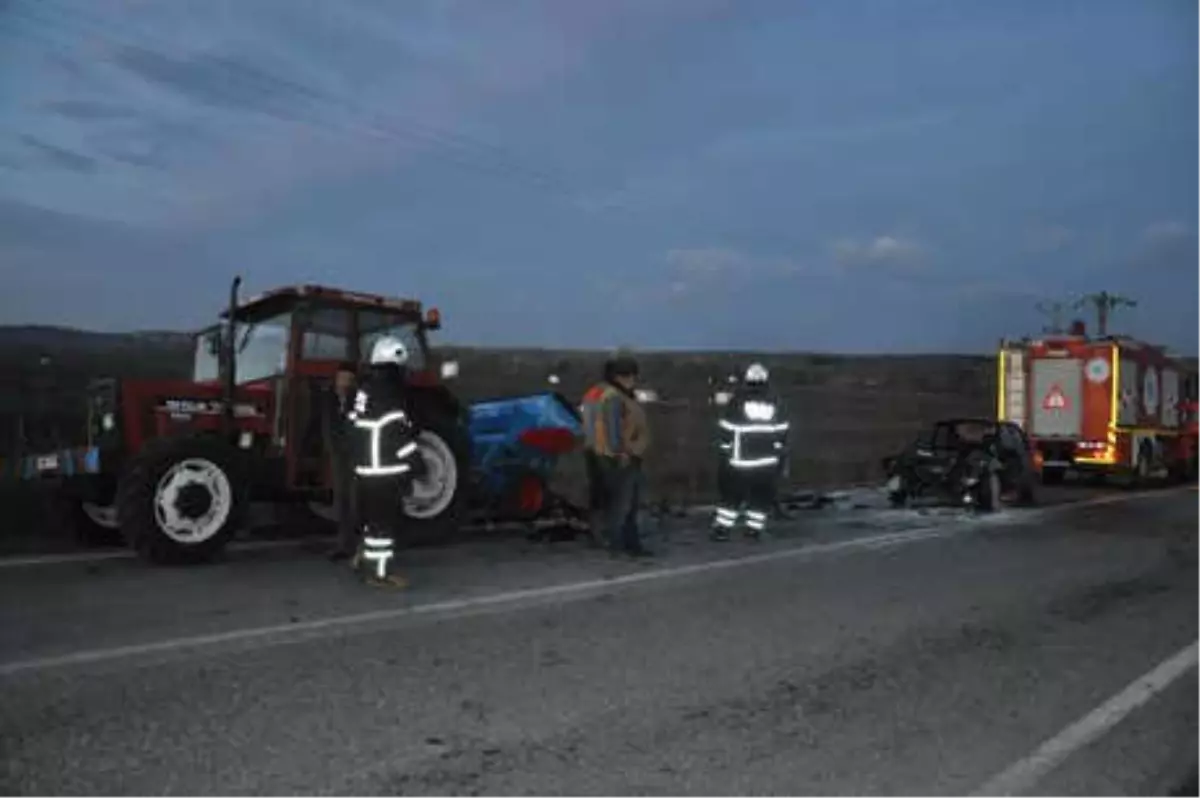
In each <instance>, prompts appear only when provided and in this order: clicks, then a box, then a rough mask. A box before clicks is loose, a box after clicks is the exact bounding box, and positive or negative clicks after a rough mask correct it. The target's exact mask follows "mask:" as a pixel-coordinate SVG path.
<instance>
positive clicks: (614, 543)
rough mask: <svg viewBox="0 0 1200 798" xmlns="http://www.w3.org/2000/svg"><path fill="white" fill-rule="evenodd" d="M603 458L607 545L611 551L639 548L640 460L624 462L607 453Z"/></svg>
mask: <svg viewBox="0 0 1200 798" xmlns="http://www.w3.org/2000/svg"><path fill="white" fill-rule="evenodd" d="M603 461H604V462H603V463H602V469H603V473H604V477H605V478H604V487H605V493H606V494H607V502H606V506H605V508H604V509H605V512H604V520H605V531H606V533H607V539H608V545H609V548H610V549H612V550H613V551H621V550H624V551H627V552H632V553H636V552H640V551H642V550H643V547H642V541H641V531H640V530H639V529H638V523H637V512H638V504H639V500H640V498H641V481H642V466H641V463H640V462H638V461H637V460H630V461H627V462H624V463H623V462H621V461H619V460H617V459H616V458H608V457H606V458H603Z"/></svg>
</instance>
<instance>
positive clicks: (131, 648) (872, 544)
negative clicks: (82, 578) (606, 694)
mask: <svg viewBox="0 0 1200 798" xmlns="http://www.w3.org/2000/svg"><path fill="white" fill-rule="evenodd" d="M959 531H960V530H958V529H955V528H952V527H950V528H948V527H936V528H922V529H910V530H907V531H904V532H894V533H890V534H885V535H873V536H871V537H866V538H857V539H855V540H848V541H842V542H840V543H826V544H820V545H814V546H797V547H793V548H788V549H780V550H776V551H771V552H765V553H763V554H754V555H750V556H746V557H736V558H730V559H721V560H715V561H710V562H703V563H695V564H692V565H680V566H676V567H674V568H658V569H655V570H648V571H639V572H636V573H631V574H623V575H621V576H615V577H610V578H606V579H589V580H586V581H582V582H571V583H567V584H561V585H550V586H547V587H538V588H528V589H524V590H513V591H506V592H503V593H493V594H490V595H484V596H476V597H472V598H462V599H451V600H448V601H437V602H431V603H428V604H417V605H410V606H407V607H394V608H391V609H385V610H374V611H371V612H361V613H354V614H351V615H336V616H331V617H328V618H317V619H314V620H311V621H300V622H298V623H287V624H276V625H272V626H259V627H251V628H247V629H234V630H231V631H228V632H217V633H214V634H207V635H196V636H192V637H177V638H173V639H168V640H158V641H154V642H150V643H138V644H134V645H128V646H117V647H114V648H102V649H92V650H85V651H78V652H75V653H71V654H63V655H60V656H54V657H41V658H37V659H28V660H17V661H14V662H8V663H3V664H0V678H3V677H6V676H14V675H17V674H21V673H29V672H36V671H43V670H49V669H52V668H60V667H66V666H72V665H91V664H95V663H98V662H106V661H110V660H116V659H122V658H126V657H138V656H144V655H147V654H161V653H170V652H175V651H179V650H184V649H191V650H195V649H200V648H207V647H211V646H219V645H222V644H226V643H236V642H242V641H247V640H257V641H261V643H262V645H263V646H267V645H271V644H272V643H276V642H286V641H287V640H289V639H292V638H295V637H300V636H304V635H307V634H311V633H313V632H324V633H335V632H337V631H339V630H344V629H349V628H353V627H355V626H362V625H365V624H371V623H379V622H385V621H395V620H400V619H404V618H413V617H429V616H434V617H440V616H445V615H454V616H463V615H477V614H483V613H485V612H495V611H497V610H504V609H519V608H522V607H527V606H531V605H535V604H539V603H543V602H547V601H576V600H580V599H583V598H587V597H589V596H591V595H593V594H597V593H604V592H608V591H611V590H613V589H614V588H618V587H623V586H629V585H636V584H645V583H649V582H656V581H665V580H669V579H679V578H681V577H687V576H695V575H697V574H704V573H714V572H719V571H727V570H730V569H734V568H742V567H746V566H750V565H759V564H763V563H768V562H780V561H785V560H806V559H815V558H818V557H822V556H830V555H835V554H840V553H844V552H852V551H869V550H875V549H883V548H890V547H892V546H900V545H904V544H908V543H916V542H919V541H925V540H933V539H936V538H944V537H949V536H951V535H956V534H958V533H959Z"/></svg>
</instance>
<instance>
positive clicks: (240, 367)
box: [22, 279, 470, 562]
mask: <svg viewBox="0 0 1200 798" xmlns="http://www.w3.org/2000/svg"><path fill="white" fill-rule="evenodd" d="M239 284H240V279H237V280H234V282H233V287H232V289H231V291H230V300H229V308H228V310H227V311H225V312H224V313H223V314H222V317H223V321H222V323H221V324H218V325H216V326H214V327H212V328H210V329H208V330H206V331H204V332H202V333H200V334H199V335H198V336H197V338H196V350H195V363H194V372H193V376H192V379H191V380H190V381H183V380H120V381H119V380H113V379H104V380H97V381H95V382H94V383H93V384H92V385H91V387H90V389H89V396H88V398H87V399H88V427H87V442H86V445H84V446H81V447H78V448H75V449H69V450H64V451H59V452H50V453H43V454H41V455H37V456H34V457H30V458H27V459H26V461H25V463H24V464H23V466H24V467H23V469H22V470H23V472H24V476H25V477H27V478H38V479H41V478H47V477H56V478H62V480H63V484H64V485H65V486H66V487H67V488H68V490H69V491H70V496H71V497H72V499H73V501H75V502H77V503H78V506H79V508H80V511H81V515H83V516H84V517H85V518H86V519H88V521H89V523H91V524H95V525H97V526H99V527H102V528H106V529H112V530H117V529H119V530H120V533H121V534H122V536H123V537H124V538H125V540H126V541H127V542H128V543H129V544H130V545H131V546H132V547H133V548H134V549H135V550H136V551H137V552H139V554H141V555H142V556H143V557H145V558H146V559H149V560H152V561H156V562H167V561H171V562H195V561H199V560H204V559H207V558H209V557H211V556H212V555H214V554H215V553H217V552H218V551H220V550H221V548H222V547H223V546H224V545H225V544H226V543H227V542H228V541H229V539H230V537H231V536H232V535H233V534H234V533H235V531H236V530H237V529H238V528H239V526H241V525H242V522H243V520H244V517H245V513H246V510H247V508H248V506H249V504H250V503H251V502H256V501H264V502H303V503H307V504H308V505H309V506H310V507H311V508H312V509H313V510H314V511H316V512H317V513H318V514H320V515H323V516H325V517H329V513H328V508H329V507H330V505H331V500H332V490H331V485H332V480H331V474H330V472H329V468H330V466H329V458H328V457H327V456H326V452H325V445H324V435H323V419H322V417H321V412H320V407H321V403H320V399H321V392H322V391H325V390H328V387H329V383H330V381H331V380H332V377H333V374H334V372H335V371H336V369H337V366H338V364H339V363H340V362H343V361H353V362H362V360H363V357H364V356H365V355H366V354H368V353H369V352H370V348H371V345H372V343H373V342H374V341H375V340H376V339H377V338H378V337H380V336H383V335H388V336H393V337H398V338H400V339H401V340H403V341H404V342H405V343H406V344H407V345H408V349H409V352H410V369H409V382H410V385H411V387H412V390H413V394H414V413H415V415H416V416H417V419H416V420H417V422H418V424H419V426H420V428H421V429H422V432H421V435H420V440H419V443H420V446H421V454H422V457H423V459H424V461H425V466H426V467H425V468H424V469H423V472H424V473H423V475H422V478H421V479H420V480H418V482H417V484H416V485H415V487H414V490H413V492H412V495H411V496H409V497H407V498H405V499H404V501H403V502H400V501H399V499H398V500H397V504H398V508H397V509H398V511H399V512H403V513H404V514H405V515H407V516H408V518H409V520H410V523H409V524H407V525H406V526H407V527H408V528H409V529H412V530H414V534H415V535H417V536H419V537H425V538H428V537H430V536H431V535H433V534H438V533H439V532H441V531H448V530H451V529H453V528H454V527H456V526H457V525H458V523H459V515H460V513H461V512H462V510H463V507H464V500H465V495H464V494H465V493H466V492H467V491H466V490H464V487H465V483H466V481H467V474H468V470H469V468H470V442H469V439H468V435H467V413H466V408H465V407H464V406H463V405H462V404H460V403H459V401H458V400H457V399H456V398H455V397H454V395H453V394H452V393H451V392H450V391H449V390H447V388H446V387H445V385H444V384H443V377H444V376H448V375H449V374H451V373H452V372H453V370H454V367H455V364H451V363H445V364H443V363H441V362H439V361H438V359H436V358H435V356H434V355H433V354H432V353H431V352H430V349H429V342H428V339H427V333H428V332H429V331H431V330H436V329H438V328H439V326H440V318H439V314H438V311H437V310H436V309H434V308H431V309H429V310H428V312H423V310H422V307H421V304H420V303H419V302H416V301H412V300H405V299H390V298H387V297H382V296H374V295H369V294H360V293H353V292H349V291H342V290H337V289H332V288H325V287H321V286H312V285H302V286H291V287H287V288H279V289H276V290H273V291H269V292H267V293H265V294H261V295H259V296H257V297H254V298H253V299H250V300H249V301H246V302H239V300H238V286H239Z"/></svg>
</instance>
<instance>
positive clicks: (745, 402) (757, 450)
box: [713, 363, 789, 540]
mask: <svg viewBox="0 0 1200 798" xmlns="http://www.w3.org/2000/svg"><path fill="white" fill-rule="evenodd" d="M788 428H789V424H788V421H787V419H786V418H785V416H784V408H783V405H782V403H781V402H780V401H779V399H778V397H776V396H775V393H774V391H773V390H772V389H771V384H770V373H769V372H768V371H767V368H766V367H765V366H763V365H762V364H761V363H752V364H750V366H749V368H747V369H746V373H745V376H744V378H743V380H742V382H741V384H740V385H739V386H738V387H737V388H736V389H735V390H734V392H733V396H732V397H731V398H730V400H729V402H728V404H726V405H725V410H724V411H723V412H722V414H721V418H720V420H719V421H718V432H719V435H718V447H719V451H720V455H721V460H720V464H719V466H718V470H717V490H718V492H719V494H720V498H719V500H718V502H717V508H716V512H715V514H714V516H713V537H714V538H716V539H717V540H728V539H729V534H730V532H731V531H732V530H734V529H736V528H737V527H738V526H744V527H745V531H746V533H747V534H748V535H749V536H751V537H755V538H757V537H758V536H759V535H760V534H762V532H763V531H764V530H766V528H767V519H768V517H769V516H770V513H771V511H772V510H773V509H774V507H775V503H776V493H777V490H778V486H779V477H780V475H781V474H782V473H783V468H784V464H785V459H786V452H787V434H788Z"/></svg>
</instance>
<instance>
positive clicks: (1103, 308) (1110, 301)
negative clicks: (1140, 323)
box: [1075, 291, 1137, 338]
mask: <svg viewBox="0 0 1200 798" xmlns="http://www.w3.org/2000/svg"><path fill="white" fill-rule="evenodd" d="M1089 305H1090V306H1091V307H1093V308H1095V309H1096V334H1097V335H1099V336H1100V337H1101V338H1103V337H1104V336H1106V335H1108V317H1109V316H1110V315H1111V314H1112V312H1113V311H1114V310H1116V309H1117V308H1133V307H1137V301H1136V300H1133V299H1129V298H1128V297H1123V296H1121V295H1119V294H1110V293H1109V292H1107V291H1100V292H1099V293H1095V294H1088V295H1087V296H1085V297H1082V298H1081V299H1080V300H1079V301H1077V302H1076V303H1075V309H1076V310H1082V309H1083V308H1086V307H1088V306H1089Z"/></svg>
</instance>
